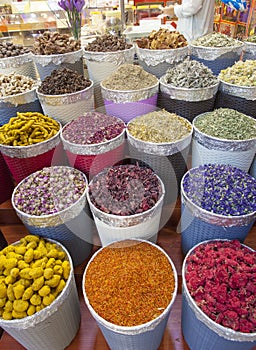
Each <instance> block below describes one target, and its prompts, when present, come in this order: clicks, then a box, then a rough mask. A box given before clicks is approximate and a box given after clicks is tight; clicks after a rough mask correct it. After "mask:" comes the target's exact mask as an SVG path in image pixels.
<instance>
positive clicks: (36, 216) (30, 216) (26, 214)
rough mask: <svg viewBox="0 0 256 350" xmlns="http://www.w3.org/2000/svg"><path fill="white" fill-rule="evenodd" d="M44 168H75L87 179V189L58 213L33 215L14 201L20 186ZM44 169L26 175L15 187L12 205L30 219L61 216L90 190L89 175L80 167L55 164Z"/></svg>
mask: <svg viewBox="0 0 256 350" xmlns="http://www.w3.org/2000/svg"><path fill="white" fill-rule="evenodd" d="M44 168H70V169H73V170H75V171H77V172H79V173H80V174H82V175H83V177H84V179H85V189H84V191H83V193H82V195H81V196H80V197H79V198H78V200H77V201H76V202H74V203H73V204H71V205H70V206H69V207H67V208H65V209H63V210H60V211H58V212H56V213H52V214H47V215H32V214H28V213H26V212H24V211H21V210H20V209H18V208H17V207H16V205H15V203H14V197H15V194H16V191H17V190H18V188H19V186H21V185H22V184H23V183H24V182H25V181H26V180H27V179H28V178H29V177H31V176H34V175H35V174H37V173H40V172H41V170H43V169H44ZM44 168H43V169H40V170H37V171H36V172H34V173H32V174H30V175H28V176H26V177H25V178H24V179H23V180H22V181H20V182H19V183H18V185H17V186H16V187H15V188H14V190H13V192H12V197H11V203H12V206H13V208H14V209H15V210H16V211H17V213H19V214H20V215H21V216H22V217H26V218H29V219H43V220H47V219H52V218H54V217H55V216H61V215H63V214H64V213H66V212H67V211H69V210H70V209H72V208H73V207H75V206H76V204H77V203H78V202H79V201H80V200H81V199H82V198H83V197H86V194H87V192H88V180H87V177H86V175H85V174H84V173H83V172H82V171H81V170H78V169H75V168H73V167H71V166H68V165H54V166H51V167H44Z"/></svg>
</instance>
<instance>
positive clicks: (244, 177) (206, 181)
mask: <svg viewBox="0 0 256 350" xmlns="http://www.w3.org/2000/svg"><path fill="white" fill-rule="evenodd" d="M182 185H183V189H184V192H185V194H186V195H187V197H188V198H189V199H190V200H191V201H192V202H193V203H194V204H195V205H197V206H199V207H200V208H202V209H205V210H207V211H208V212H212V213H215V214H219V215H225V216H240V215H246V214H250V213H254V212H255V211H256V179H254V178H253V177H252V176H250V175H249V174H248V173H246V172H245V171H243V170H241V169H238V168H236V167H233V166H231V165H224V164H220V165H218V164H204V165H200V166H199V167H197V168H192V169H190V170H189V171H188V172H187V173H186V175H185V176H184V179H183V184H182Z"/></svg>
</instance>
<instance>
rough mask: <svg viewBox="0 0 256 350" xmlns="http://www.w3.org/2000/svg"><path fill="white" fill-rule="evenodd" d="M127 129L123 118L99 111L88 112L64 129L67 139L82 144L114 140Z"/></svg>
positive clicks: (63, 134) (64, 136)
mask: <svg viewBox="0 0 256 350" xmlns="http://www.w3.org/2000/svg"><path fill="white" fill-rule="evenodd" d="M124 129H125V124H124V122H123V121H122V120H121V119H118V118H116V117H113V116H108V115H105V114H103V113H99V112H88V113H86V114H85V115H84V116H81V117H78V118H76V119H74V120H73V121H71V122H70V123H69V124H67V125H66V126H65V127H64V128H63V130H62V136H63V138H64V139H65V140H67V141H69V142H71V143H75V144H81V145H88V144H95V143H96V144H97V143H101V142H105V141H108V140H112V139H113V138H115V137H117V136H119V135H120V134H121V133H122V132H123V130H124Z"/></svg>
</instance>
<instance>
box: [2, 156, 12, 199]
mask: <svg viewBox="0 0 256 350" xmlns="http://www.w3.org/2000/svg"><path fill="white" fill-rule="evenodd" d="M13 190H14V184H13V181H12V177H11V174H10V171H9V169H8V167H7V165H6V163H5V161H4V158H3V156H2V154H1V153H0V204H1V203H3V202H5V201H6V200H7V199H9V198H11V195H12V191H13Z"/></svg>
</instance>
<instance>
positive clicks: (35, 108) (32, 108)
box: [0, 100, 43, 125]
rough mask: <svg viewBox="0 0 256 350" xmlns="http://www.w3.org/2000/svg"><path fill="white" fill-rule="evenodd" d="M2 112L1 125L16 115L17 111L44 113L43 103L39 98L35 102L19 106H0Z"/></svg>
mask: <svg viewBox="0 0 256 350" xmlns="http://www.w3.org/2000/svg"><path fill="white" fill-rule="evenodd" d="M0 112H1V119H0V125H3V124H7V123H8V122H9V120H10V118H12V117H16V115H17V112H24V113H26V112H38V113H43V110H42V107H41V104H40V102H39V101H38V100H35V101H34V102H30V103H24V104H22V105H18V106H12V107H11V106H6V108H5V107H3V106H2V107H1V108H0Z"/></svg>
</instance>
